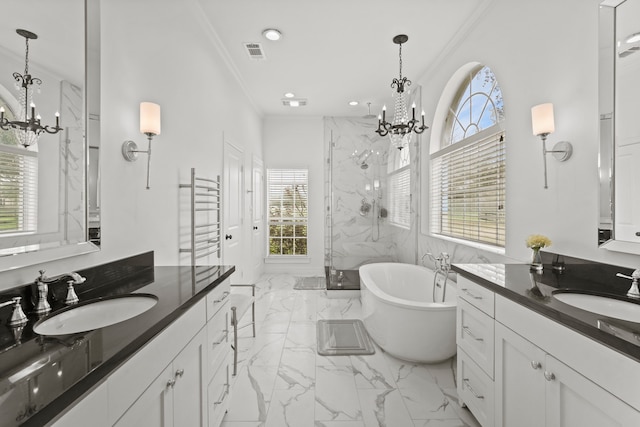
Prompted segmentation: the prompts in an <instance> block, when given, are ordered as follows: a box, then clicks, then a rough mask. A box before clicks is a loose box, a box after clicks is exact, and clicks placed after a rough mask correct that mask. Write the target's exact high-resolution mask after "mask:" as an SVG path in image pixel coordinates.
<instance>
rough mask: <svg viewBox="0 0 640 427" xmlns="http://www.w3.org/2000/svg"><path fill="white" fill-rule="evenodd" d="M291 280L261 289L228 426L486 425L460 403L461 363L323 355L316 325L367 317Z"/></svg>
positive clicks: (245, 337) (274, 279)
mask: <svg viewBox="0 0 640 427" xmlns="http://www.w3.org/2000/svg"><path fill="white" fill-rule="evenodd" d="M294 284H295V279H294V277H293V276H288V275H274V276H265V277H263V278H262V279H261V281H260V282H258V283H257V284H256V299H257V303H256V319H257V322H258V323H257V325H258V326H257V328H258V329H257V337H256V338H252V337H250V328H245V329H243V330H242V338H241V339H240V342H239V346H238V347H239V348H240V357H239V358H240V360H241V365H240V368H239V371H238V376H237V379H236V384H235V387H234V389H233V394H232V395H231V402H230V407H229V410H228V412H227V414H226V416H225V418H224V422H223V424H222V426H223V427H258V426H260V427H272V426H273V427H307V426H309V427H364V426H366V427H369V426H371V427H373V426H387V427H418V426H420V427H423V426H429V427H433V426H437V427H458V426H469V427H479V424H478V423H477V422H476V421H475V419H474V418H473V417H472V416H471V414H470V413H469V411H468V410H466V409H463V408H461V407H460V406H459V405H458V403H457V398H456V390H455V382H454V375H455V362H454V360H453V359H451V360H448V361H445V362H443V363H440V364H434V365H423V364H412V363H408V362H404V361H401V360H398V359H396V358H394V357H391V356H390V355H388V354H385V353H384V352H383V351H382V350H381V349H380V348H379V347H377V346H376V353H375V354H373V355H370V356H327V357H324V356H320V355H318V354H317V353H316V320H318V319H361V306H360V300H359V299H335V298H327V297H326V291H309V290H293V285H294Z"/></svg>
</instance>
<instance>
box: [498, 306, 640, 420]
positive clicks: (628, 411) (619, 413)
mask: <svg viewBox="0 0 640 427" xmlns="http://www.w3.org/2000/svg"><path fill="white" fill-rule="evenodd" d="M512 328H513V329H514V330H515V331H514V330H512ZM516 331H517V332H516ZM523 335H524V336H523ZM495 342H496V350H495V355H496V358H495V366H496V374H495V396H496V410H495V425H496V427H510V426H513V425H517V426H523V427H527V426H531V427H534V426H535V427H539V426H547V427H560V426H562V427H582V426H598V427H607V426H637V425H640V412H638V410H637V409H634V408H633V407H632V406H630V405H629V404H627V403H625V402H624V401H623V400H622V399H629V398H631V402H632V403H633V402H634V401H635V402H638V401H640V398H638V397H635V394H637V390H638V387H637V384H638V383H637V382H636V383H634V382H633V381H634V380H635V379H638V376H639V375H640V366H639V364H638V362H635V361H633V360H631V359H629V358H626V357H624V356H623V355H620V354H619V353H617V352H615V351H613V350H610V349H608V348H606V347H604V346H602V345H600V344H598V343H596V342H595V341H592V340H590V339H588V338H586V337H584V336H582V335H580V334H578V333H576V332H573V331H571V330H570V329H568V328H566V327H564V326H562V325H558V324H556V323H554V322H553V321H551V320H549V319H547V318H545V317H543V316H541V315H538V314H537V313H534V312H532V311H531V310H529V309H527V308H524V307H521V306H519V305H518V304H516V303H514V302H513V301H510V300H507V299H505V298H503V297H496V325H495ZM560 359H562V361H561V360H560ZM625 359H626V360H625ZM570 366H571V367H570ZM572 367H573V368H575V369H572ZM625 369H626V371H625ZM576 370H579V371H580V372H578V371H576ZM634 389H635V391H634ZM614 393H615V394H614ZM627 393H631V394H627Z"/></svg>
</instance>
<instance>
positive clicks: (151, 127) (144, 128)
mask: <svg viewBox="0 0 640 427" xmlns="http://www.w3.org/2000/svg"><path fill="white" fill-rule="evenodd" d="M140 133H143V134H145V135H147V139H148V140H149V148H148V149H147V151H140V150H138V145H137V144H136V143H135V142H133V141H125V142H124V143H123V144H122V155H123V156H124V158H125V159H126V160H128V161H130V162H135V161H136V160H138V153H146V154H147V190H148V189H149V188H151V187H150V186H149V166H150V164H151V140H152V139H153V137H154V136H156V135H160V106H159V105H158V104H154V103H153V102H141V103H140Z"/></svg>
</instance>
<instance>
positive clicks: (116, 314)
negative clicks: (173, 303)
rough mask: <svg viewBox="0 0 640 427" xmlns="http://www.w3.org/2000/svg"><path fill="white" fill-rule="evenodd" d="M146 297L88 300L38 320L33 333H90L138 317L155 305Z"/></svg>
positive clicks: (156, 299)
mask: <svg viewBox="0 0 640 427" xmlns="http://www.w3.org/2000/svg"><path fill="white" fill-rule="evenodd" d="M157 302H158V298H157V297H156V296H154V295H149V294H130V295H119V296H115V297H109V298H105V299H96V300H90V301H86V302H83V303H80V304H78V305H76V306H71V307H67V308H65V309H63V310H62V311H60V312H57V313H53V314H52V315H50V316H48V317H45V318H44V319H41V320H39V321H38V322H36V324H35V325H34V326H33V331H34V332H35V333H36V334H39V335H67V334H76V333H79V332H86V331H92V330H94V329H99V328H104V327H105V326H109V325H113V324H116V323H119V322H123V321H125V320H127V319H131V318H132V317H135V316H138V315H139V314H142V313H144V312H145V311H147V310H149V309H150V308H151V307H153V306H154V305H156V303H157Z"/></svg>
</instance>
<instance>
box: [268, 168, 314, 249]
mask: <svg viewBox="0 0 640 427" xmlns="http://www.w3.org/2000/svg"><path fill="white" fill-rule="evenodd" d="M308 180H309V179H308V171H307V170H306V169H267V198H268V202H267V203H268V208H269V256H282V255H284V256H296V255H298V256H300V255H302V256H306V255H307V223H308V217H309V212H308V194H307V190H308Z"/></svg>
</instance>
